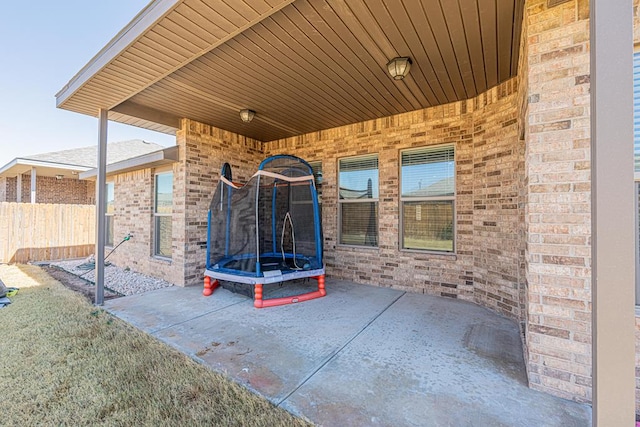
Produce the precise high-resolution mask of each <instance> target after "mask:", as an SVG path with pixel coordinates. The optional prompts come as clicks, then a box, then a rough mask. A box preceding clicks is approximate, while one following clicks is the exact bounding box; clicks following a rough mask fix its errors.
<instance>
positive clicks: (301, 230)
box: [207, 155, 323, 277]
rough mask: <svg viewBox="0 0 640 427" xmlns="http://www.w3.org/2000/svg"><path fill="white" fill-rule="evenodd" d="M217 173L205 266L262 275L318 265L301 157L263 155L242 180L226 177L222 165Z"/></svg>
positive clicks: (311, 198)
mask: <svg viewBox="0 0 640 427" xmlns="http://www.w3.org/2000/svg"><path fill="white" fill-rule="evenodd" d="M222 175H223V176H222V178H221V179H220V182H219V184H218V187H217V189H216V191H215V194H214V197H213V199H212V200H211V205H210V207H209V232H208V240H207V253H208V255H207V257H208V259H207V270H209V271H211V272H220V273H223V274H225V275H236V276H240V277H241V276H245V277H247V276H248V277H262V276H263V275H264V276H266V275H268V274H269V272H273V271H278V272H280V273H282V274H286V273H287V272H300V273H302V272H304V271H312V270H318V269H321V268H323V263H322V231H321V225H320V222H321V220H320V218H321V217H320V212H319V208H318V196H317V192H316V188H315V183H314V178H313V173H312V170H311V167H310V166H309V164H308V163H307V162H305V161H304V160H302V159H300V158H298V157H294V156H286V155H281V156H273V157H269V158H268V159H266V160H264V161H263V162H262V163H261V164H260V167H259V170H258V172H256V174H255V175H254V176H253V177H252V178H251V179H250V180H249V181H248V182H247V183H246V184H244V185H237V184H234V183H233V182H232V179H231V174H230V173H229V167H228V165H225V168H223V172H222ZM225 175H226V178H225Z"/></svg>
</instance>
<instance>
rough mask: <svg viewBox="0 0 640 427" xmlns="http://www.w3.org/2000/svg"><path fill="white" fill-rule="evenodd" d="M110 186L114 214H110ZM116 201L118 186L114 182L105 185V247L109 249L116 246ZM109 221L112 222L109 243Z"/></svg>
mask: <svg viewBox="0 0 640 427" xmlns="http://www.w3.org/2000/svg"><path fill="white" fill-rule="evenodd" d="M109 186H111V187H112V188H113V212H111V213H109V210H108V209H109ZM115 200H116V185H115V182H113V181H107V182H106V183H105V206H104V217H105V227H104V234H105V236H104V245H105V247H107V248H112V247H113V246H114V245H115V231H114V228H115V227H114V225H115V209H116V208H115ZM109 221H111V234H112V236H111V239H112V241H111V242H109Z"/></svg>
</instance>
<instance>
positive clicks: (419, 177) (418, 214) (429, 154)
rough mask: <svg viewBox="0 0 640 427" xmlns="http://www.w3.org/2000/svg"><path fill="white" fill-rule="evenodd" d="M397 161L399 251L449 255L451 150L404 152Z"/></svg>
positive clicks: (452, 182) (452, 179) (451, 235)
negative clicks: (407, 250)
mask: <svg viewBox="0 0 640 427" xmlns="http://www.w3.org/2000/svg"><path fill="white" fill-rule="evenodd" d="M400 161H401V177H400V179H401V181H400V182H401V194H400V203H401V210H402V213H401V215H402V226H401V233H402V235H401V245H402V248H403V249H418V250H429V251H439V252H453V250H454V211H455V207H454V206H455V162H454V148H453V146H439V147H425V148H419V149H412V150H406V151H403V152H402V153H401V160H400Z"/></svg>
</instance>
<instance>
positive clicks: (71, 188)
mask: <svg viewBox="0 0 640 427" xmlns="http://www.w3.org/2000/svg"><path fill="white" fill-rule="evenodd" d="M109 148H110V150H109V152H110V155H109V163H114V162H119V161H123V160H125V159H129V158H132V157H136V156H140V155H143V154H146V153H150V152H154V151H157V150H161V149H162V148H163V147H162V146H160V145H158V144H155V143H152V142H146V141H142V140H129V141H119V142H113V143H111V144H109ZM96 158H97V151H96V148H95V147H94V146H88V147H81V148H74V149H68V150H62V151H54V152H50V153H42V154H36V155H32V156H25V157H20V158H16V159H14V160H13V161H11V162H9V163H8V164H6V165H5V166H3V167H0V202H19V203H23V202H27V203H28V202H32V203H62V204H78V205H92V204H95V199H96V189H95V185H94V183H93V181H87V180H80V179H78V177H79V174H80V173H82V172H85V171H87V170H90V169H91V168H94V167H95V166H96V164H97V163H96ZM32 173H35V176H36V179H35V188H32V187H31V174H32ZM18 185H20V189H19V190H20V191H18ZM32 192H35V195H36V200H35V201H32V200H31V194H32ZM18 198H19V199H20V200H18Z"/></svg>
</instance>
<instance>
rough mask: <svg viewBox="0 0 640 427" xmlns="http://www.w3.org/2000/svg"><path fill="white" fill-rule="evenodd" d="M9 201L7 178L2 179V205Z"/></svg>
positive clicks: (0, 183)
mask: <svg viewBox="0 0 640 427" xmlns="http://www.w3.org/2000/svg"><path fill="white" fill-rule="evenodd" d="M6 201H7V178H5V177H1V178H0V203H1V202H6Z"/></svg>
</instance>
